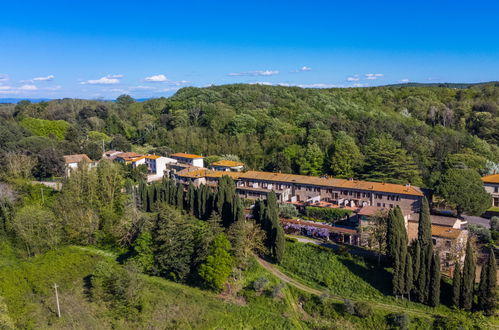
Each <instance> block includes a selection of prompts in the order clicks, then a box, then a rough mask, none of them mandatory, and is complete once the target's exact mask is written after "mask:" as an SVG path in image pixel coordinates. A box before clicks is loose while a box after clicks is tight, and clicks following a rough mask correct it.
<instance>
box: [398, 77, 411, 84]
mask: <svg viewBox="0 0 499 330" xmlns="http://www.w3.org/2000/svg"><path fill="white" fill-rule="evenodd" d="M399 82H401V83H407V82H409V79H407V78H405V79H401V80H399Z"/></svg>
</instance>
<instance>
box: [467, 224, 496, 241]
mask: <svg viewBox="0 0 499 330" xmlns="http://www.w3.org/2000/svg"><path fill="white" fill-rule="evenodd" d="M468 230H469V231H470V233H471V234H473V235H475V236H476V237H477V238H478V240H479V241H480V243H488V242H490V240H491V238H492V236H491V234H490V230H489V229H488V228H485V227H484V226H482V225H476V224H473V223H472V224H469V225H468Z"/></svg>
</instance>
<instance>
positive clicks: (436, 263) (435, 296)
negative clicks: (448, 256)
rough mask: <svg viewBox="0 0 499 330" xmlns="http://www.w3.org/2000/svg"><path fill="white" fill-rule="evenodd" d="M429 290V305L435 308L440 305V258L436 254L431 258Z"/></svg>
mask: <svg viewBox="0 0 499 330" xmlns="http://www.w3.org/2000/svg"><path fill="white" fill-rule="evenodd" d="M429 289H430V294H429V297H428V302H429V305H430V306H433V307H436V306H438V305H439V304H440V257H439V256H438V253H435V254H434V255H433V258H432V263H431V277H430V288H429Z"/></svg>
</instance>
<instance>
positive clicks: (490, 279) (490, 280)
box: [477, 249, 497, 315]
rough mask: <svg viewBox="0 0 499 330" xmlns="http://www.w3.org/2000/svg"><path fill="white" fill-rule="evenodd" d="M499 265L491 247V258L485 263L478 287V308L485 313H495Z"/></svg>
mask: <svg viewBox="0 0 499 330" xmlns="http://www.w3.org/2000/svg"><path fill="white" fill-rule="evenodd" d="M496 282H497V265H496V258H495V255H494V250H493V249H490V253H489V258H488V259H487V262H486V263H485V264H484V265H483V267H482V270H481V273H480V285H479V287H478V306H477V307H478V309H480V310H482V311H483V312H484V314H485V315H493V314H494V310H495V307H496V285H497V283H496Z"/></svg>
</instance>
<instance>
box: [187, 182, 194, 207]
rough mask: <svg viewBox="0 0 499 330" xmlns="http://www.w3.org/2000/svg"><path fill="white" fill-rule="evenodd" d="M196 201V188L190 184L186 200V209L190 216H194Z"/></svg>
mask: <svg viewBox="0 0 499 330" xmlns="http://www.w3.org/2000/svg"><path fill="white" fill-rule="evenodd" d="M195 199H196V188H195V187H194V185H193V184H192V182H190V183H189V187H188V188H187V198H186V209H187V211H188V212H189V214H194V204H195V202H194V201H195Z"/></svg>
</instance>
